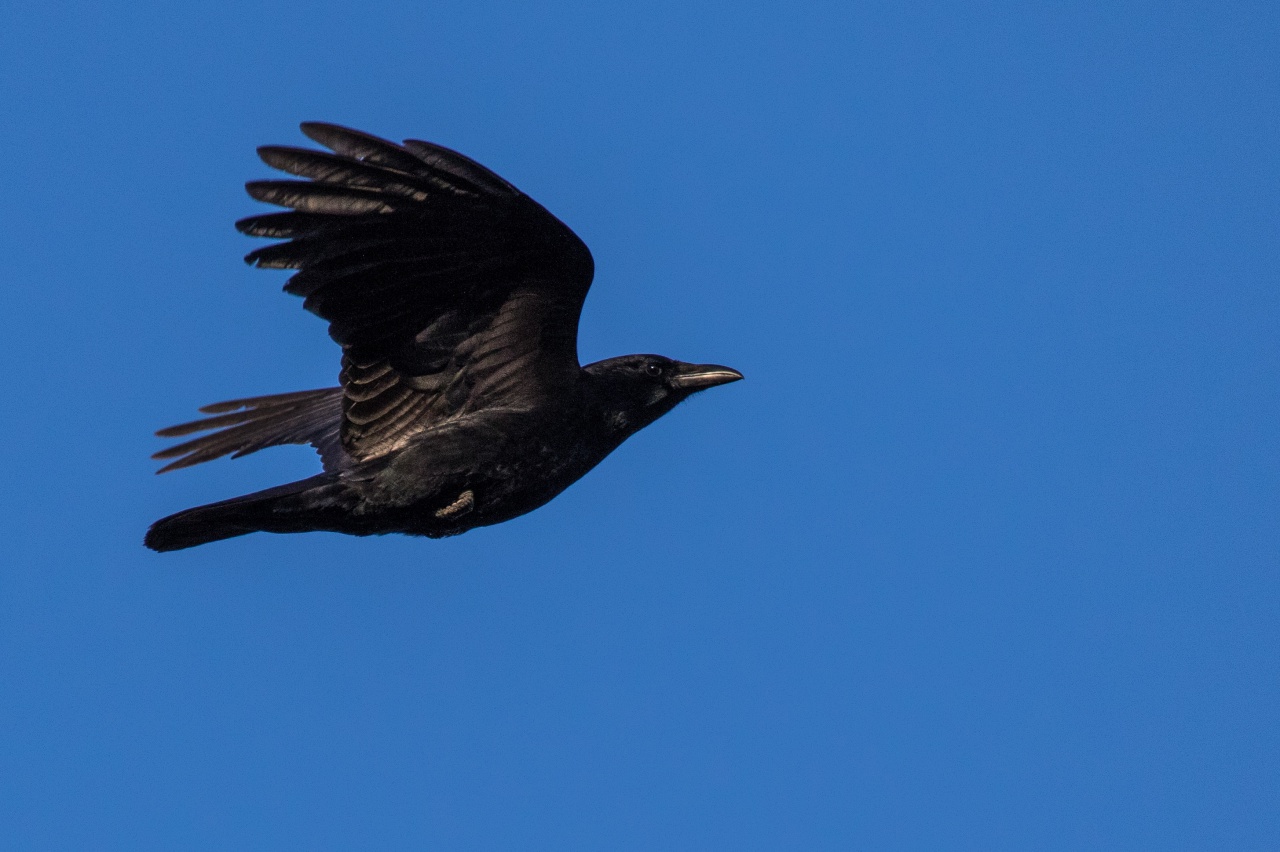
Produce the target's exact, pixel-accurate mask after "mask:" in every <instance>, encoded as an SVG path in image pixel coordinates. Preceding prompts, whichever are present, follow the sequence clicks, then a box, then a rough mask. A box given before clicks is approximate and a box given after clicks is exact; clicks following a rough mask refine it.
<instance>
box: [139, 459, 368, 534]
mask: <svg viewBox="0 0 1280 852" xmlns="http://www.w3.org/2000/svg"><path fill="white" fill-rule="evenodd" d="M343 490H344V489H343V488H342V486H341V485H339V484H337V483H336V482H335V477H334V476H332V475H331V474H321V475H319V476H313V477H311V478H310V479H303V480H301V481H300V482H291V483H289V484H288V485H280V486H277V487H275V488H268V489H267V490H265V491H257V492H255V493H253V494H246V495H244V496H243V497H234V498H232V499H230V500H223V501H221V502H218V503H210V504H208V505H207V506H196V507H195V508H194V509H187V510H186V511H183V512H178V513H177V514H175V515H170V516H169V517H167V518H161V519H160V520H158V521H156V522H155V523H154V524H152V525H151V529H149V530H147V536H146V538H145V539H143V543H144V544H146V546H147V547H149V548H151V549H152V550H156V551H159V552H161V553H163V552H166V551H169V550H183V549H185V548H188V547H195V546H196V545H199V544H208V543H209V542H211V541H221V540H222V539H224V538H235V537H236V536H241V535H248V534H249V533H251V532H259V531H262V532H304V531H306V530H312V529H324V528H325V527H324V526H323V525H322V524H321V523H318V522H317V521H319V520H320V518H318V517H317V514H319V515H320V516H323V515H325V514H328V513H330V512H333V511H334V510H338V511H341V503H342V501H341V500H340V499H335V498H340V496H341V494H342V492H343Z"/></svg>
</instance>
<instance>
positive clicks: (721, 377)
mask: <svg viewBox="0 0 1280 852" xmlns="http://www.w3.org/2000/svg"><path fill="white" fill-rule="evenodd" d="M741 378H742V374H741V373H739V372H738V371H737V370H734V369H731V368H729V367H721V366H720V365H719V364H681V365H680V366H679V367H677V368H676V372H675V375H673V376H672V377H671V384H673V385H675V386H676V387H678V388H680V389H681V390H687V391H700V390H706V389H707V388H713V387H715V386H716V385H727V384H729V382H736V381H738V380H739V379H741Z"/></svg>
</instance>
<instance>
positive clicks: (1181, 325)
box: [0, 0, 1280, 850]
mask: <svg viewBox="0 0 1280 852" xmlns="http://www.w3.org/2000/svg"><path fill="white" fill-rule="evenodd" d="M1031 7H1034V8H1031ZM1278 9H1280V7H1277V6H1276V5H1275V4H1273V3H1228V4H1224V3H1209V2H1204V3H1156V2H1152V3H1078V4H1023V3H1013V2H1006V3H975V2H972V0H963V2H938V3H921V4H907V3H858V4H835V3H832V4H812V3H810V4H800V5H799V6H795V5H792V4H780V3H775V4H766V5H760V4H748V3H735V4H727V3H726V4H695V5H693V6H690V4H686V3H672V4H659V5H651V6H646V7H644V8H636V7H634V6H630V5H624V4H599V3H579V4H563V5H557V6H555V7H552V6H540V7H535V6H533V5H531V4H490V3H477V2H475V0H467V2H455V3H400V4H377V3H374V4H371V5H370V4H338V3H329V4H314V5H307V4H301V3H294V4H257V3H243V2H239V3H229V2H220V3H216V4H214V3H204V4H184V5H181V6H180V7H175V6H174V5H173V4H161V3H151V2H145V3H132V4H128V8H123V7H122V8H116V9H113V10H111V11H103V10H101V9H96V8H94V7H93V6H92V5H90V4H75V3H71V4H65V3H64V4H58V3H51V4H27V5H25V6H15V7H13V8H10V9H9V10H7V11H6V13H5V19H6V20H5V24H4V27H3V29H0V73H2V74H3V86H2V87H0V106H2V107H3V120H2V121H0V149H2V150H3V152H4V166H3V168H0V205H3V207H2V215H3V228H2V229H0V247H2V248H3V253H4V266H5V273H4V276H3V278H4V282H5V283H4V308H5V310H4V318H5V320H4V322H5V335H4V339H5V343H6V345H5V364H6V366H5V369H4V375H5V379H6V381H5V389H4V392H3V395H2V398H3V402H2V403H0V406H3V446H4V448H5V451H4V454H3V458H4V461H3V467H4V477H3V482H4V489H3V490H4V492H5V494H4V496H3V497H0V514H2V515H3V521H0V523H2V524H3V543H2V545H0V547H2V552H0V559H2V560H3V570H0V643H2V644H0V846H3V847H5V848H12V849H24V850H25V849H73V850H83V849H121V850H133V849H146V848H156V849H217V850H221V849H298V850H304V849H305V850H315V849H495V850H501V849H641V850H649V849H690V850H703V849H734V850H737V849H761V850H775V849H814V850H817V849H841V850H843V849H875V850H891V849H925V850H933V849H974V850H994V849H1008V850H1025V849H1233V850H1246V849H1276V848H1280V771H1278V765H1277V761H1278V759H1280V733H1278V732H1280V665H1278V660H1277V654H1278V651H1277V648H1278V647H1280V619H1278V615H1280V570H1278V568H1280V566H1278V565H1277V556H1278V555H1280V462H1278V452H1277V451H1278V449H1280V444H1278V439H1280V428H1278V425H1277V424H1278V423H1280V395H1278V393H1277V368H1278V367H1280V348H1278V346H1277V320H1280V294H1278V292H1277V288H1276V278H1277V259H1278V255H1277V241H1276V238H1277V227H1278V226H1280V215H1278V210H1280V204H1278V200H1280V190H1278V187H1280V184H1278V182H1277V179H1278V178H1280V165H1278V163H1280V159H1278V157H1280V155H1278V152H1280V132H1278V131H1280V117H1278V116H1280V113H1278V111H1277V105H1278V104H1280V69H1278V63H1280V60H1278V57H1280V11H1277V10H1278ZM307 119H322V120H329V121H336V122H340V123H346V124H350V125H354V126H357V127H360V128H363V129H367V130H369V131H372V132H375V133H379V134H382V135H387V136H392V137H394V138H404V137H406V136H415V137H420V138H427V139H431V140H434V141H438V142H441V143H444V144H447V145H450V146H452V147H455V148H458V149H460V150H462V151H464V152H466V153H468V154H470V155H471V156H473V157H475V158H477V159H479V160H480V161H481V162H483V163H485V164H487V165H489V166H490V167H492V168H494V169H495V170H497V171H498V172H499V173H500V174H502V175H504V176H505V177H507V178H508V179H510V180H511V181H512V182H514V183H515V184H516V185H518V186H520V187H521V188H522V189H524V190H525V191H527V192H529V193H530V194H531V195H533V196H534V197H535V198H537V199H538V200H540V201H541V202H543V203H544V204H545V205H546V206H547V207H548V208H550V209H551V210H552V211H553V212H555V213H556V214H557V215H559V216H560V217H561V218H563V219H564V220H565V221H566V222H568V223H569V224H570V225H571V226H572V227H573V228H574V229H576V230H577V232H578V233H579V234H580V235H581V236H582V237H583V238H584V239H585V240H586V241H587V243H588V244H589V245H590V246H591V248H592V250H593V251H594V253H595V257H596V262H597V269H598V275H597V278H596V287H595V289H593V290H592V293H591V296H590V298H589V299H588V301H587V306H586V311H585V314H584V318H583V325H582V340H581V350H582V355H583V358H584V360H594V359H597V358H602V357H607V356H610V355H615V354H621V353H626V352H633V351H641V352H648V351H654V352H661V353H664V354H668V355H671V356H675V357H679V358H684V359H689V360H714V361H720V362H722V363H727V364H731V365H733V366H735V367H738V368H740V369H741V370H742V371H743V372H744V373H746V375H747V377H748V378H747V381H746V382H743V383H740V384H737V385H734V386H732V387H729V388H723V389H717V390H715V391H712V392H710V393H707V394H705V395H704V396H702V397H699V398H696V399H694V400H693V401H691V402H690V403H689V404H687V405H685V406H682V407H681V408H680V409H678V410H677V411H676V412H674V413H673V414H671V415H670V416H669V417H667V418H666V419H665V420H663V421H661V422H660V423H659V424H657V425H656V426H655V427H653V428H651V429H650V430H648V431H646V432H644V433H642V434H641V435H639V436H637V437H636V438H634V439H633V440H632V441H630V442H629V443H628V444H627V445H626V446H625V447H623V448H622V449H621V450H620V451H619V452H617V453H616V454H615V455H614V456H613V457H611V458H610V459H608V460H607V461H606V462H605V463H604V464H603V465H601V466H600V467H599V468H598V469H597V470H595V471H594V472H592V473H591V474H590V475H588V476H587V477H586V478H585V479H584V480H583V481H582V482H580V483H579V484H578V485H576V486H574V487H573V488H571V489H570V490H569V491H568V492H567V493H565V494H564V495H563V496H562V497H560V498H559V499H557V500H556V501H555V502H553V503H552V504H551V505H549V506H547V507H546V508H544V509H542V510H539V511H538V512H536V513H534V514H532V515H529V516H526V517H523V518H520V519H518V520H516V521H514V522H512V523H509V524H506V525H504V526H501V527H497V528H492V529H486V530H481V531H478V532H474V533H471V534H469V535H466V536H463V537H461V538H458V539H453V540H448V541H441V542H431V541H425V540H411V539H406V538H397V537H392V538H384V539H370V540H359V539H351V538H344V537H340V536H333V535H327V534H312V535H306V536H290V537H276V536H266V535H257V536H251V537H247V538H242V539H238V540H234V541H229V542H224V543H220V544H215V545H212V546H208V547H204V548H200V549H198V550H193V551H188V552H184V553H177V554H168V555H157V554H153V553H150V552H148V551H145V550H144V549H143V548H142V546H141V537H142V532H143V530H144V529H145V528H146V526H147V524H148V523H150V521H152V520H153V519H155V518H156V517H159V516H160V515H163V514H168V513H170V512H173V511H176V510H178V509H181V508H185V507H187V506H189V505H192V504H195V503H198V502H205V501H209V500H214V499H219V498H223V497H227V496H231V495H234V494H238V493H243V492H246V491H249V490H253V489H255V488H260V487H265V486H267V485H270V484H274V483H277V482H281V481H284V480H288V479H294V478H300V477H302V476H304V475H308V474H309V473H311V472H313V471H314V470H315V469H316V468H317V461H316V459H315V457H314V455H312V454H311V452H310V451H309V450H308V449H306V448H288V449H283V450H275V451H271V452H268V453H263V454H261V455H258V456H254V457H251V458H250V459H246V460H241V461H237V462H228V461H220V462H216V463H214V464H211V465H208V466H205V467H202V468H198V469H195V470H191V471H186V472H180V473H177V474H173V475H167V476H165V477H162V478H156V477H154V476H153V475H152V471H153V470H154V468H155V465H154V464H153V463H151V462H149V461H148V459H147V456H148V455H149V454H150V453H151V452H153V451H155V450H156V449H158V448H159V447H160V446H161V443H160V442H159V441H158V440H156V439H154V438H152V437H151V432H152V431H153V430H154V429H156V428H158V427H161V426H165V425H169V424H171V423H174V422H178V421H181V420H185V419H188V418H189V417H191V416H192V415H193V414H194V410H195V408H196V406H198V405H201V404H204V403H208V402H213V401H217V400H221V399H225V398H229V397H236V396H244V395H250V394H258V393H270V392H277V391H287V390H294V389H301V388H311V387H318V386H324V385H328V384H332V383H333V382H334V379H335V376H336V369H337V353H336V349H335V348H334V347H333V345H332V344H331V343H330V342H329V341H328V340H327V338H326V336H325V333H324V326H323V324H322V323H321V322H320V321H318V320H316V319H315V318H314V317H311V316H310V315H308V314H306V313H305V312H304V311H303V310H302V309H301V306H300V303H299V302H298V301H297V300H295V299H292V298H290V297H287V296H284V295H282V294H281V293H280V292H279V289H280V286H281V285H282V284H283V283H284V275H283V274H280V273H266V272H260V271H256V270H252V269H249V268H248V267H246V266H244V265H243V264H242V263H241V261H240V256H241V255H242V254H243V253H244V252H246V251H248V250H249V249H250V248H251V247H252V246H253V245H254V243H253V241H251V240H248V239H246V238H244V237H242V236H240V235H239V234H237V233H236V232H235V231H234V230H233V229H232V227H231V223H232V221H233V220H234V219H236V218H238V217H241V216H245V215H248V214H250V213H253V212H255V211H257V210H260V209H263V208H262V207H261V206H260V205H257V204H255V203H254V202H252V201H250V200H249V199H248V198H247V197H246V196H244V194H243V191H242V189H241V183H242V182H243V181H244V180H246V179H251V178H261V177H266V176H268V175H269V170H268V169H267V168H266V167H265V166H263V165H261V164H260V163H258V162H257V160H256V158H255V156H254V154H253V148H254V146H255V145H258V144H264V143H284V144H299V143H301V142H302V141H303V140H302V137H301V135H300V134H299V133H298V132H297V130H296V123H297V122H298V121H300V120H307Z"/></svg>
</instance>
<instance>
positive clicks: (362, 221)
mask: <svg viewBox="0 0 1280 852" xmlns="http://www.w3.org/2000/svg"><path fill="white" fill-rule="evenodd" d="M302 131H303V133H305V134H306V135H307V136H309V137H311V138H312V139H314V140H315V141H317V142H319V143H320V144H322V145H324V146H325V147H327V148H329V149H330V150H331V151H332V152H333V153H328V152H323V151H314V150H305V149H299V148H282V147H273V146H269V147H264V148H260V149H258V153H259V155H260V156H261V157H262V159H263V161H264V162H266V163H267V164H268V165H270V166H272V167H274V168H277V169H280V170H282V171H285V172H289V173H290V174H293V175H297V176H299V177H302V178H306V180H267V181H253V182H251V183H249V184H247V185H246V188H247V189H248V192H249V194H250V195H251V196H253V197H254V198H256V199H258V200H259V201H265V202H269V203H272V204H278V205H280V206H282V207H288V208H291V209H290V210H289V211H287V212H282V213H268V214H264V215H260V216H251V217H249V218H247V219H243V220H241V221H240V222H237V223H236V227H238V228H239V229H240V230H241V231H243V232H244V233H246V234H250V235H252V236H258V237H275V238H285V239H287V242H283V243H277V244H275V245H271V246H266V247H264V248H260V249H258V250H257V251H254V252H252V253H250V254H249V255H248V256H247V257H246V258H245V259H246V260H247V261H248V262H249V263H253V264H255V265H257V266H260V267H265V268H274V269H296V270H298V272H297V273H295V274H294V275H293V276H292V277H291V278H290V279H289V282H288V283H287V284H286V285H285V290H286V291H287V292H289V293H293V294H295V295H298V296H303V297H305V299H306V302H305V306H306V308H307V309H308V310H310V311H312V312H313V313H315V314H317V315H319V316H321V317H323V318H324V319H326V320H328V321H329V334H330V336H331V337H333V339H334V340H335V341H336V342H337V343H339V344H340V345H341V346H342V349H343V358H342V372H341V381H342V420H341V427H340V435H341V442H342V447H343V449H344V450H345V452H346V453H347V454H349V455H350V456H351V457H352V458H354V459H356V460H361V459H367V458H371V457H374V456H379V455H382V454H384V453H387V452H390V451H391V450H394V449H396V448H398V447H400V446H403V445H404V444H405V443H406V442H407V441H409V440H410V439H411V438H412V437H413V436H414V435H416V434H418V433H419V432H421V431H422V430H423V429H424V428H427V427H429V426H431V425H434V424H436V423H439V422H441V421H443V420H446V419H448V418H450V417H454V416H457V415H459V414H467V413H472V412H475V411H479V410H483V409H486V408H526V407H530V406H533V405H536V404H538V402H539V401H540V400H542V399H546V398H547V397H548V396H551V395H554V394H555V393H556V392H557V390H559V389H562V388H565V387H568V386H570V385H571V384H572V383H573V382H575V381H576V380H577V376H578V370H579V365H578V355H577V334H578V317H579V315H580V313H581V311H582V303H583V300H584V299H585V298H586V294H587V289H588V288H589V287H590V286H591V278H592V273H593V269H594V266H593V262H592V259H591V253H590V252H589V251H588V250H587V247H586V246H585V245H584V244H583V243H582V241H581V240H580V239H578V237H577V236H576V235H575V234H574V233H573V232H572V231H570V230H569V228H568V227H566V226H565V225H564V224H563V223H562V222H560V221H559V220H558V219H556V218H555V217H554V216H552V215H551V214H550V213H548V212H547V211H546V210H545V209H543V208H542V207H541V206H540V205H539V204H537V203H536V202H535V201H533V200H532V199H531V198H529V197H528V196H526V195H524V194H523V193H522V192H520V191H519V190H517V189H516V188H515V187H513V186H512V185H511V184H509V183H507V182H506V181H505V180H503V179H502V178H500V177H498V176H497V175H495V174H494V173H493V172H491V171H489V170H488V169H486V168H484V167H483V166H481V165H479V164H478V163H476V162H474V161H472V160H470V159H468V158H466V157H464V156H462V155H461V154H458V153H456V152H454V151H450V150H449V149H447V148H442V147H440V146H438V145H432V144H430V143H427V142H419V141H416V140H408V141H406V142H405V143H404V145H396V144H394V143H391V142H388V141H386V140H383V139H378V138H377V137H374V136H369V135H367V134H364V133H360V132H358V131H355V130H349V129H346V128H342V127H337V126H334V125H331V124H319V123H306V124H303V125H302ZM205 422H208V421H205ZM218 434H221V433H218ZM214 437H216V435H210V436H208V438H214ZM304 440H311V439H309V438H307V439H304ZM287 442H288V441H277V443H287ZM192 463H194V462H192Z"/></svg>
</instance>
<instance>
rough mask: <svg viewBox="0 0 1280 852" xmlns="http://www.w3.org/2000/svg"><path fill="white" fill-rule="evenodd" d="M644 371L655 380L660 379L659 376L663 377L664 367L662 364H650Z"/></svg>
mask: <svg viewBox="0 0 1280 852" xmlns="http://www.w3.org/2000/svg"><path fill="white" fill-rule="evenodd" d="M644 371H645V372H646V373H648V374H649V375H651V376H653V377H655V378H656V377H658V376H661V375H662V365H661V364H649V365H647V366H645V368H644Z"/></svg>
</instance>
